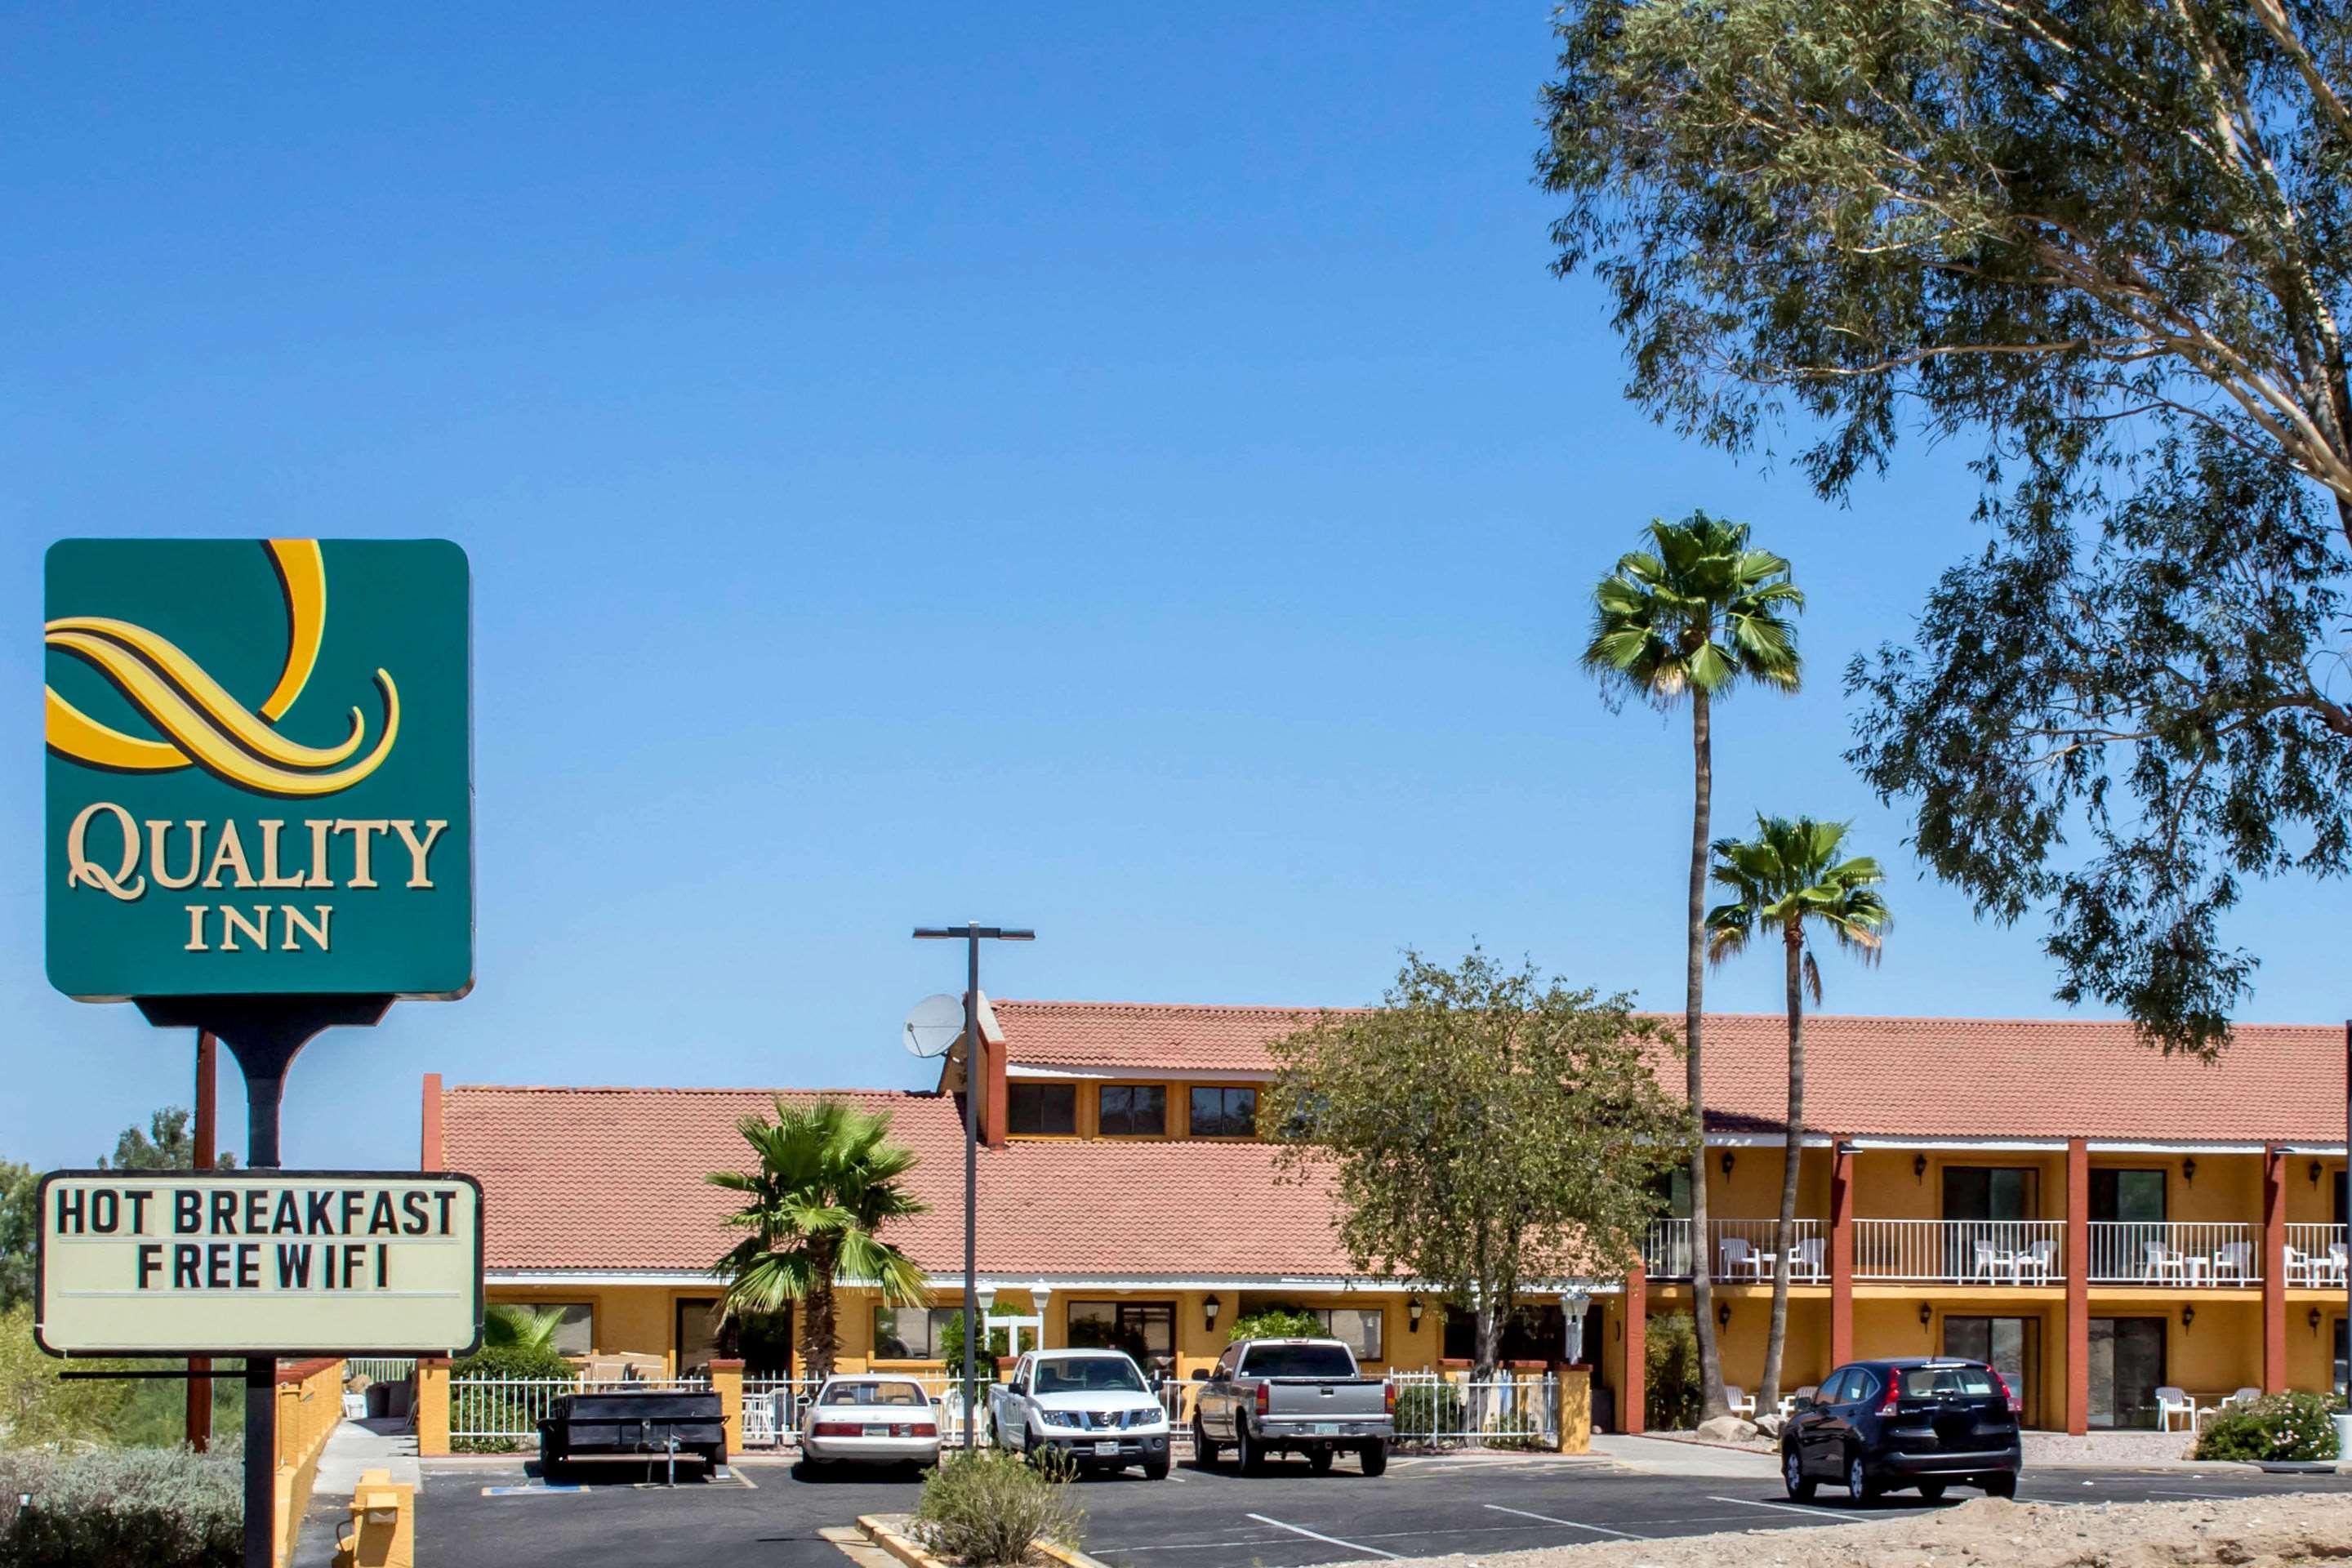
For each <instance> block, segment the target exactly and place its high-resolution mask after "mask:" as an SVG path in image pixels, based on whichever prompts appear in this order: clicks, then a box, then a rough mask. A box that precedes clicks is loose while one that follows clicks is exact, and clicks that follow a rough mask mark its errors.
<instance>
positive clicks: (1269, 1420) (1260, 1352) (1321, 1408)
mask: <svg viewBox="0 0 2352 1568" xmlns="http://www.w3.org/2000/svg"><path fill="white" fill-rule="evenodd" d="M1192 1378H1193V1381H1194V1382H1196V1383H1198V1384H1201V1392H1200V1397H1199V1399H1198V1400H1197V1401H1196V1402H1195V1403H1194V1405H1193V1407H1192V1456H1193V1458H1195V1459H1196V1460H1197V1461H1198V1462H1200V1463H1201V1464H1203V1465H1213V1464H1215V1463H1216V1462H1217V1456H1218V1454H1219V1453H1221V1452H1222V1451H1223V1450H1224V1449H1225V1448H1228V1447H1230V1448H1232V1449H1233V1451H1234V1458H1235V1459H1236V1460H1238V1461H1239V1462H1240V1465H1241V1468H1242V1473H1243V1474H1244V1475H1245V1476H1254V1475H1257V1474H1260V1473H1261V1472H1263V1471H1264V1469H1265V1458H1266V1456H1267V1455H1269V1454H1304V1455H1306V1456H1307V1464H1308V1465H1309V1466H1311V1467H1313V1468H1314V1470H1315V1473H1316V1474H1317V1475H1318V1476H1319V1475H1322V1474H1324V1473H1325V1472H1326V1471H1328V1470H1329V1469H1330V1468H1331V1461H1332V1460H1333V1459H1334V1458H1337V1457H1338V1456H1339V1455H1340V1454H1343V1453H1346V1454H1353V1455H1355V1456H1356V1458H1357V1460H1358V1462H1359V1463H1360V1464H1361V1465H1362V1466H1363V1468H1364V1474H1366V1475H1368V1476H1377V1475H1379V1474H1380V1473H1381V1471H1383V1470H1385V1469H1387V1468H1389V1440H1390V1438H1391V1437H1392V1436H1395V1435H1396V1395H1395V1392H1394V1389H1393V1386H1392V1385H1391V1384H1390V1383H1389V1381H1388V1380H1387V1379H1386V1378H1381V1377H1363V1376H1360V1375H1359V1374H1358V1373H1357V1371H1356V1357H1355V1354H1354V1352H1351V1351H1349V1349H1348V1347H1347V1346H1346V1345H1344V1344H1342V1343H1340V1342H1339V1341H1338V1340H1237V1341H1235V1342H1234V1343H1232V1344H1230V1345H1227V1346H1226V1347H1225V1353H1224V1354H1223V1356H1221V1357H1219V1358H1218V1360H1217V1368H1216V1370H1215V1371H1214V1372H1206V1371H1203V1372H1196V1373H1193V1374H1192Z"/></svg>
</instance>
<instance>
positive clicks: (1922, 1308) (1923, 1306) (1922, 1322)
mask: <svg viewBox="0 0 2352 1568" xmlns="http://www.w3.org/2000/svg"><path fill="white" fill-rule="evenodd" d="M1930 1316H1931V1314H1930V1313H1929V1312H1928V1310H1927V1302H1925V1301H1922V1302H1920V1303H1919V1326H1920V1327H1921V1328H1923V1329H1924V1328H1926V1327H1927V1320H1928V1318H1929V1317H1930Z"/></svg>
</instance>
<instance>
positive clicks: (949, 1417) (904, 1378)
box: [743, 1372, 989, 1448]
mask: <svg viewBox="0 0 2352 1568" xmlns="http://www.w3.org/2000/svg"><path fill="white" fill-rule="evenodd" d="M865 1375H870V1376H874V1377H887V1378H892V1379H895V1380H898V1381H900V1382H908V1383H914V1384H919V1385H921V1388H922V1390H923V1396H924V1397H925V1398H927V1399H929V1401H930V1402H931V1408H932V1409H933V1410H934V1411H936V1412H938V1414H939V1421H940V1441H941V1442H942V1443H949V1444H954V1443H961V1442H962V1441H963V1414H964V1403H963V1380H962V1379H961V1378H960V1377H948V1376H944V1375H941V1374H939V1373H930V1374H925V1373H901V1372H887V1373H869V1374H865ZM818 1387H819V1384H818V1383H817V1381H816V1380H815V1379H814V1378H806V1377H747V1378H745V1379H744V1380H743V1446H744V1447H747V1448H773V1447H782V1446H784V1445H787V1444H797V1442H798V1441H799V1437H798V1434H799V1432H800V1427H801V1415H802V1413H803V1411H804V1410H805V1409H806V1408H807V1406H808V1403H809V1401H810V1400H812V1399H814V1397H816V1392H817V1389H818ZM988 1389H989V1384H987V1383H985V1382H983V1383H982V1384H981V1385H980V1398H979V1400H978V1401H977V1405H978V1407H979V1414H980V1421H981V1428H980V1437H981V1441H982V1442H986V1441H987V1440H988V1435H989V1434H988Z"/></svg>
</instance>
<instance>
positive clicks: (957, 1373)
mask: <svg viewBox="0 0 2352 1568" xmlns="http://www.w3.org/2000/svg"><path fill="white" fill-rule="evenodd" d="M939 1352H940V1365H941V1366H943V1367H945V1368H946V1369H947V1373H948V1375H949V1376H950V1377H953V1378H961V1377H962V1376H963V1314H962V1313H961V1312H958V1313H957V1314H956V1315H955V1316H954V1317H952V1318H950V1319H949V1320H948V1321H946V1322H944V1323H941V1324H940V1337H939ZM1012 1352H1013V1343H1012V1341H1011V1340H1010V1339H1008V1338H1007V1337H1006V1334H1005V1331H1004V1330H1003V1329H991V1330H989V1331H988V1332H987V1333H985V1334H984V1335H982V1338H981V1342H980V1353H979V1354H978V1355H977V1356H975V1357H973V1358H972V1363H971V1370H972V1371H973V1373H976V1374H977V1375H978V1376H979V1378H980V1381H981V1382H982V1383H994V1382H995V1381H996V1358H997V1357H999V1356H1002V1355H1010V1354H1011V1353H1012Z"/></svg>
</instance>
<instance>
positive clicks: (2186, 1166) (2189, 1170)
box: [2180, 1156, 2197, 1183]
mask: <svg viewBox="0 0 2352 1568" xmlns="http://www.w3.org/2000/svg"><path fill="white" fill-rule="evenodd" d="M2180 1179H2181V1180H2182V1181H2184V1182H2190V1183H2193V1182H2195V1181H2196V1180H2197V1161H2196V1159H2195V1158H2194V1157H2193V1156H2192V1157H2190V1158H2189V1159H2186V1160H2183V1161H2181V1162H2180Z"/></svg>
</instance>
